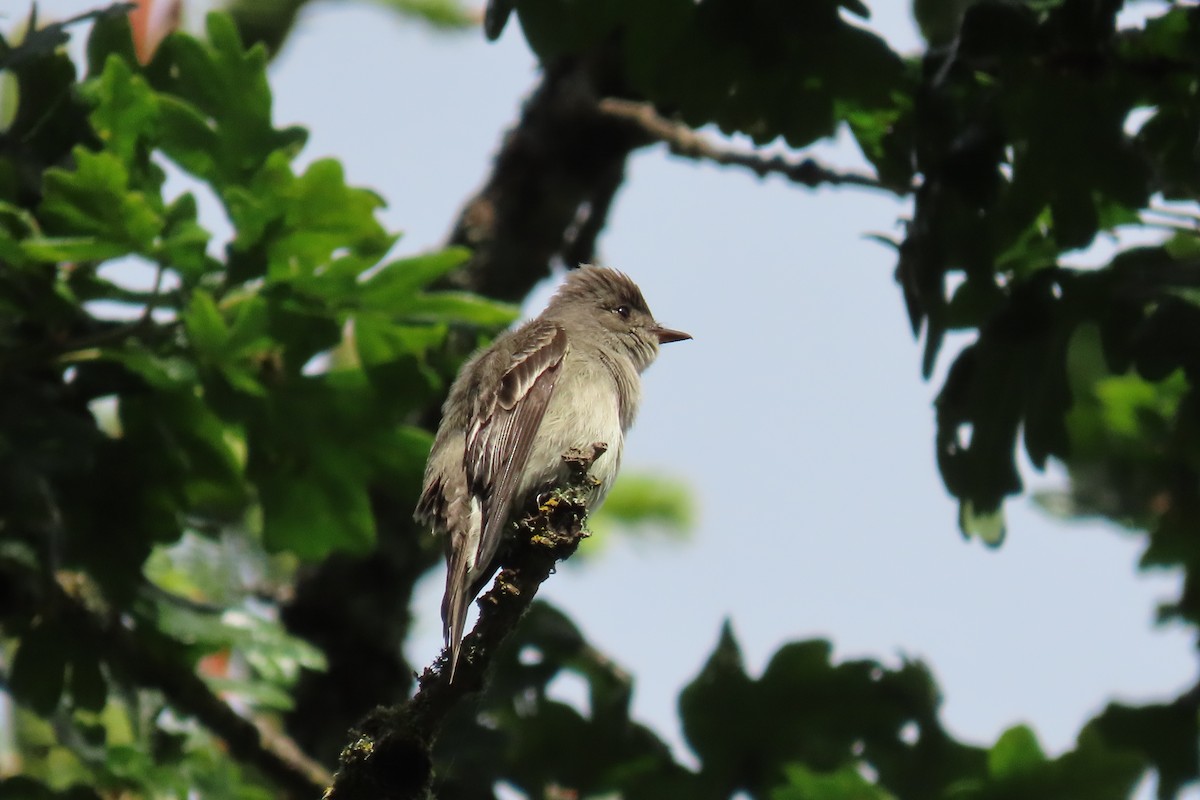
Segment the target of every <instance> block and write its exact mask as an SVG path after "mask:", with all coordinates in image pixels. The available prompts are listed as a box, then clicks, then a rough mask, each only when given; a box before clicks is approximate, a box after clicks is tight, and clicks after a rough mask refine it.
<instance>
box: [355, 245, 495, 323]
mask: <svg viewBox="0 0 1200 800" xmlns="http://www.w3.org/2000/svg"><path fill="white" fill-rule="evenodd" d="M470 257H471V251H470V250H467V249H466V248H465V247H447V248H446V249H445V250H437V251H434V252H432V253H425V254H422V255H419V256H413V257H411V258H401V259H398V260H396V261H389V262H388V263H387V264H384V265H383V266H381V267H380V268H379V269H378V270H377V271H376V272H375V273H374V274H373V275H371V277H370V278H368V279H367V280H366V281H363V284H362V290H361V294H360V298H361V302H362V303H363V305H364V306H366V307H368V308H378V309H381V310H387V309H388V308H390V307H392V306H394V305H396V304H400V303H404V302H405V301H407V300H408V299H409V298H411V297H412V296H413V295H415V294H417V293H418V292H419V291H420V290H421V289H424V288H426V287H427V286H429V285H430V284H431V283H433V282H434V281H436V280H437V279H438V278H441V277H443V276H445V275H447V274H448V273H450V272H451V271H453V270H455V269H457V268H458V267H460V266H462V265H463V264H464V263H466V261H467V259H469V258H470Z"/></svg>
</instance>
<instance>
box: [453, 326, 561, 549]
mask: <svg viewBox="0 0 1200 800" xmlns="http://www.w3.org/2000/svg"><path fill="white" fill-rule="evenodd" d="M534 324H535V326H536V327H534V328H530V329H527V331H528V336H529V343H528V344H527V345H526V346H525V347H523V348H522V349H520V350H519V351H517V352H516V353H514V354H513V356H512V363H511V365H510V366H509V368H508V369H507V371H505V373H504V377H503V378H502V379H501V380H500V384H499V389H498V390H497V391H496V392H495V394H492V395H490V396H481V397H480V398H478V401H477V403H478V405H477V411H476V413H475V414H474V415H473V416H472V419H471V424H470V426H469V427H468V429H467V446H466V452H465V461H464V465H465V467H466V471H467V481H468V484H469V485H470V487H471V493H472V494H473V495H474V496H475V497H478V498H479V499H480V501H481V502H482V506H483V508H482V511H483V532H482V536H481V537H480V540H479V550H478V552H477V553H476V554H475V564H476V565H480V566H482V567H484V568H486V567H487V566H488V563H489V562H490V561H491V560H492V557H493V556H494V555H495V554H496V550H497V549H498V548H499V546H500V540H501V538H502V534H503V531H504V526H505V524H506V523H507V522H508V515H509V513H510V512H511V510H512V505H513V503H514V502H516V501H517V500H518V499H519V498H517V497H516V492H517V488H518V485H519V484H520V481H521V474H522V473H523V472H524V470H525V463H526V461H527V460H528V459H529V452H530V450H531V449H532V447H533V441H534V438H535V437H536V436H537V432H538V428H539V427H540V426H541V424H542V418H543V417H544V416H545V415H546V408H547V406H549V405H550V397H551V396H552V395H553V394H554V386H555V383H556V382H557V380H558V375H559V372H560V369H561V367H562V361H563V356H565V355H566V353H567V335H566V332H565V331H563V329H562V328H560V327H559V326H558V325H557V324H555V323H553V322H541V323H534Z"/></svg>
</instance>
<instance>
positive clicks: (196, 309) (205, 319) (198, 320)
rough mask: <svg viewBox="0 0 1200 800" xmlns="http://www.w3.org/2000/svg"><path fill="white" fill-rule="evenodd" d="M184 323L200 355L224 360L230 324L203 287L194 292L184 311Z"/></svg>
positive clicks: (215, 359)
mask: <svg viewBox="0 0 1200 800" xmlns="http://www.w3.org/2000/svg"><path fill="white" fill-rule="evenodd" d="M183 325H184V328H185V329H186V330H187V334H188V340H189V341H190V342H191V343H192V346H193V347H194V348H196V351H197V352H198V353H199V354H200V355H202V356H204V357H205V358H208V359H212V360H213V361H216V362H218V363H220V361H223V360H224V357H225V355H226V345H227V344H228V342H229V326H228V325H227V324H226V323H225V319H224V318H223V317H222V316H221V311H220V309H218V308H217V304H216V302H214V300H213V297H212V295H211V294H209V293H208V292H206V291H204V290H203V289H197V290H196V291H194V292H193V293H192V300H191V302H190V303H188V307H187V309H186V310H185V311H184V312H183Z"/></svg>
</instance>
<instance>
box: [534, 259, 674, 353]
mask: <svg viewBox="0 0 1200 800" xmlns="http://www.w3.org/2000/svg"><path fill="white" fill-rule="evenodd" d="M546 310H547V311H549V312H553V313H555V314H556V315H559V316H562V317H564V318H565V319H571V320H575V321H577V322H579V323H581V324H584V325H586V326H587V327H588V328H589V329H591V330H594V331H595V332H596V334H597V335H599V336H603V337H605V338H606V339H608V341H610V342H611V343H612V344H613V345H614V346H616V347H618V348H620V349H621V350H623V351H626V352H627V353H628V355H629V357H630V358H631V359H632V360H633V362H634V364H635V365H636V366H637V369H638V370H639V371H641V370H643V369H645V368H646V367H648V366H649V365H650V362H652V361H653V360H654V358H655V356H657V355H658V346H659V345H661V344H667V343H669V342H680V341H683V340H685V339H691V338H692V337H691V336H690V335H689V334H686V333H684V332H683V331H676V330H671V329H670V328H665V327H663V326H662V325H659V324H658V323H657V322H656V321H655V320H654V315H653V314H651V313H650V307H649V306H647V305H646V298H644V297H643V296H642V290H641V289H639V288H638V285H637V284H636V283H634V282H633V281H632V280H630V278H629V276H628V275H626V274H624V273H622V272H617V271H616V270H615V269H608V268H607V267H594V266H590V265H584V266H581V267H580V268H579V269H576V270H572V271H571V272H570V273H569V274H568V275H567V279H566V281H564V282H563V285H562V287H561V288H559V290H558V292H557V294H555V295H554V297H553V298H552V299H551V301H550V305H549V306H548V307H547V309H546Z"/></svg>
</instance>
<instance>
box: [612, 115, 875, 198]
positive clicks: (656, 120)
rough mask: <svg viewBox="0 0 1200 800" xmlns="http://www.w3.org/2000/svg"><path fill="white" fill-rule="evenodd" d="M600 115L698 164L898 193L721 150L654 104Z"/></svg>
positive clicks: (800, 164) (809, 165) (805, 164)
mask: <svg viewBox="0 0 1200 800" xmlns="http://www.w3.org/2000/svg"><path fill="white" fill-rule="evenodd" d="M599 107H600V112H601V113H603V114H607V115H609V116H612V117H617V118H620V119H624V120H627V121H629V122H633V123H635V124H637V125H638V126H639V127H640V128H641V129H642V130H644V131H645V132H646V133H648V134H650V135H651V136H653V137H654V138H655V139H658V140H659V141H661V142H663V143H664V144H666V145H667V147H668V148H670V150H671V152H672V153H674V154H675V155H678V156H683V157H684V158H690V159H693V160H696V161H712V162H714V163H717V164H723V165H727V166H737V167H745V168H746V169H749V170H750V171H751V172H753V173H754V174H755V175H758V176H759V177H760V178H763V177H766V176H767V175H781V176H783V177H785V178H787V179H788V180H789V181H792V182H793V183H799V184H803V185H804V186H807V187H809V188H816V187H818V186H822V185H829V186H863V187H866V188H868V189H882V190H884V191H888V192H895V191H896V189H895V187H891V186H885V185H884V184H883V183H881V182H880V181H878V180H876V179H875V178H872V177H870V176H869V175H860V174H858V173H855V172H838V171H836V170H832V169H829V168H828V167H825V166H822V165H821V164H818V163H817V162H816V161H814V160H812V159H811V158H806V159H804V160H803V161H789V160H788V159H786V158H784V157H783V156H780V155H774V156H766V155H761V154H759V153H745V152H741V151H738V150H734V149H732V148H726V147H719V146H718V145H716V144H714V143H713V142H711V141H709V140H708V139H707V138H705V137H704V136H701V135H700V134H698V133H696V132H695V131H694V130H692V129H691V128H689V127H688V126H687V125H684V124H682V123H679V122H674V121H673V120H669V119H667V118H666V117H664V116H662V115H661V114H659V113H658V111H656V110H655V108H654V106H653V105H651V104H650V103H639V102H635V101H633V100H622V99H620V98H616V97H606V98H604V99H603V100H601V101H600V103H599Z"/></svg>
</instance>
